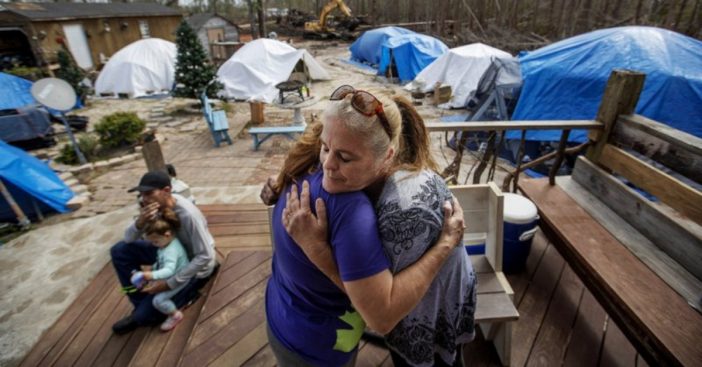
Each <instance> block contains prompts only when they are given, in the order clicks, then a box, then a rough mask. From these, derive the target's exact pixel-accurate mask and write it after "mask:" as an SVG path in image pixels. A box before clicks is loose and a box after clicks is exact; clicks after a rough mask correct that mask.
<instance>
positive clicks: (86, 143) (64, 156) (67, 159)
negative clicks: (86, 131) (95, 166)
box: [56, 135, 100, 164]
mask: <svg viewBox="0 0 702 367" xmlns="http://www.w3.org/2000/svg"><path fill="white" fill-rule="evenodd" d="M78 149H80V151H81V152H82V153H83V155H84V156H85V159H87V160H88V161H89V162H92V161H95V160H97V159H98V158H100V143H99V141H98V139H97V138H96V137H95V136H93V135H83V136H81V137H79V138H78ZM56 161H57V162H59V163H63V164H78V163H80V162H79V161H78V156H77V155H76V151H75V150H74V149H73V145H72V144H71V143H66V144H64V145H63V147H61V152H60V153H59V156H58V157H56Z"/></svg>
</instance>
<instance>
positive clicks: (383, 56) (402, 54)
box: [349, 27, 448, 82]
mask: <svg viewBox="0 0 702 367" xmlns="http://www.w3.org/2000/svg"><path fill="white" fill-rule="evenodd" d="M349 50H350V51H351V60H352V61H355V62H360V63H364V64H368V65H370V66H372V67H373V68H375V69H377V70H378V74H379V75H385V74H386V73H387V71H388V68H389V67H391V66H394V67H395V69H396V72H397V74H396V75H395V76H397V77H399V79H400V81H401V82H408V81H411V80H413V79H414V77H415V76H417V74H419V72H421V71H422V70H423V69H424V68H425V67H427V65H429V64H431V63H432V62H433V61H434V60H436V59H437V58H438V57H440V56H441V55H443V54H445V53H446V52H447V51H448V47H447V46H446V45H445V44H444V43H443V42H441V41H440V40H438V39H436V38H434V37H431V36H427V35H424V34H420V33H415V32H413V31H411V30H409V29H405V28H402V27H382V28H377V29H372V30H369V31H366V32H364V33H363V34H362V35H361V36H360V37H359V38H358V39H357V40H356V41H355V42H354V43H353V44H351V46H350V47H349Z"/></svg>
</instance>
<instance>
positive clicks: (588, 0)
mask: <svg viewBox="0 0 702 367" xmlns="http://www.w3.org/2000/svg"><path fill="white" fill-rule="evenodd" d="M591 12H592V0H585V1H584V2H583V9H582V11H581V12H580V17H579V18H580V19H579V22H578V31H579V33H585V32H587V31H589V30H590V24H591V23H590V21H591V19H590V16H591Z"/></svg>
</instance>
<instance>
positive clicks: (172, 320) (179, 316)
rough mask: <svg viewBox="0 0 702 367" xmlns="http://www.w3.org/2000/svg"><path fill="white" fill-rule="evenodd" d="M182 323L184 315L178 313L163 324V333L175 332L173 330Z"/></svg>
mask: <svg viewBox="0 0 702 367" xmlns="http://www.w3.org/2000/svg"><path fill="white" fill-rule="evenodd" d="M181 321H183V313H182V312H180V311H176V312H175V313H174V314H173V315H171V316H168V318H167V319H166V321H164V322H163V324H161V331H169V330H173V328H174V327H176V325H178V324H180V322H181Z"/></svg>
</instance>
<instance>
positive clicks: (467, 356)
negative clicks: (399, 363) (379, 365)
mask: <svg viewBox="0 0 702 367" xmlns="http://www.w3.org/2000/svg"><path fill="white" fill-rule="evenodd" d="M391 365H392V364H391ZM463 365H464V366H466V367H502V363H500V357H499V356H498V355H497V351H496V350H495V346H494V345H493V344H492V343H491V342H490V341H487V340H485V338H484V337H483V334H482V332H481V331H480V328H476V330H475V340H473V341H472V342H470V343H468V344H466V345H464V346H463Z"/></svg>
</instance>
